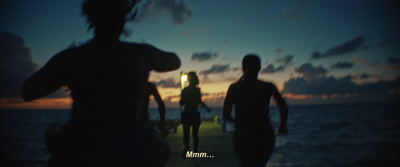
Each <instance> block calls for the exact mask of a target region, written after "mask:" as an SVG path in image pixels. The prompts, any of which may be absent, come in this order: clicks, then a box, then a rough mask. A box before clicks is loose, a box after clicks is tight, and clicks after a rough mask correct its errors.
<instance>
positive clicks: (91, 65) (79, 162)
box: [23, 0, 180, 166]
mask: <svg viewBox="0 0 400 167" xmlns="http://www.w3.org/2000/svg"><path fill="white" fill-rule="evenodd" d="M135 4H136V3H135V1H129V0H86V1H84V3H83V14H84V15H85V16H86V17H87V20H88V23H89V28H93V29H94V38H93V39H92V40H90V41H89V42H87V43H85V44H83V45H81V46H78V47H74V48H69V49H66V50H63V51H61V52H59V53H57V54H56V55H55V56H53V57H52V58H51V59H50V60H49V61H48V62H47V64H46V65H45V66H43V67H42V68H41V69H40V70H39V71H37V72H36V73H35V74H33V75H32V76H31V77H30V78H29V79H28V80H27V81H26V82H25V83H24V86H23V99H24V100H25V101H32V100H35V99H38V98H41V97H44V96H46V95H48V94H49V93H51V92H54V91H55V90H57V89H59V88H60V87H62V86H68V88H69V89H70V90H71V97H72V99H73V104H72V115H71V119H70V120H69V122H68V123H67V124H66V125H65V126H64V127H63V128H62V130H61V132H60V133H59V135H58V136H57V142H56V148H55V149H54V150H53V151H52V157H51V159H50V162H49V163H50V165H51V166H155V165H162V164H159V163H157V162H156V161H155V160H156V159H155V155H154V154H155V148H152V147H151V143H149V141H151V140H149V138H152V135H153V134H152V132H153V127H149V126H146V125H141V122H140V113H141V111H142V110H143V107H144V106H143V104H144V100H145V99H146V98H148V94H146V85H147V80H148V77H149V72H150V71H151V70H155V71H158V72H164V71H171V70H176V69H178V68H179V67H180V60H179V58H178V57H177V55H176V54H174V53H171V52H165V51H162V50H159V49H157V48H156V47H153V46H151V45H148V44H136V43H128V42H122V41H120V40H119V37H120V36H121V34H122V33H123V30H124V26H125V23H126V22H127V21H128V20H133V18H134V16H135V14H136V10H133V12H132V9H133V8H134V7H135Z"/></svg>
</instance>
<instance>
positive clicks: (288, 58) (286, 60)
mask: <svg viewBox="0 0 400 167" xmlns="http://www.w3.org/2000/svg"><path fill="white" fill-rule="evenodd" d="M293 58H294V55H286V56H285V57H283V58H279V59H277V60H276V62H279V63H283V65H284V66H286V65H288V64H289V63H290V62H291V61H292V60H293Z"/></svg>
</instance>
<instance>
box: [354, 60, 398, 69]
mask: <svg viewBox="0 0 400 167" xmlns="http://www.w3.org/2000/svg"><path fill="white" fill-rule="evenodd" d="M396 61H397V60H396V58H389V59H388V60H387V63H386V64H378V63H371V62H369V61H367V60H364V59H362V58H359V57H355V58H354V63H356V64H360V65H363V66H366V67H371V68H376V69H382V70H395V71H400V63H395V62H396Z"/></svg>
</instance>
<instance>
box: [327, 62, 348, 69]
mask: <svg viewBox="0 0 400 167" xmlns="http://www.w3.org/2000/svg"><path fill="white" fill-rule="evenodd" d="M353 65H354V63H351V62H337V63H336V64H333V65H331V68H332V69H338V68H339V69H350V68H351V67H353Z"/></svg>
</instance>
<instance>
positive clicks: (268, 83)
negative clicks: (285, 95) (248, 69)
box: [258, 80, 276, 89]
mask: <svg viewBox="0 0 400 167" xmlns="http://www.w3.org/2000/svg"><path fill="white" fill-rule="evenodd" d="M258 82H259V83H260V84H262V85H263V86H265V87H268V88H270V89H276V86H275V85H274V84H273V83H271V82H265V81H260V80H259V81H258Z"/></svg>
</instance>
